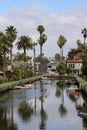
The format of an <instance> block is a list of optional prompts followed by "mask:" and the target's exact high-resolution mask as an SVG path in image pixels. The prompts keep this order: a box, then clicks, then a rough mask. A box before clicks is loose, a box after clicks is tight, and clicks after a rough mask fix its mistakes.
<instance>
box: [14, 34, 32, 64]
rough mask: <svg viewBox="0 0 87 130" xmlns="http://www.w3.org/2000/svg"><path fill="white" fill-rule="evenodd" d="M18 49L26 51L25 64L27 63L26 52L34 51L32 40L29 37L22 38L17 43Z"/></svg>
mask: <svg viewBox="0 0 87 130" xmlns="http://www.w3.org/2000/svg"><path fill="white" fill-rule="evenodd" d="M16 46H17V49H19V50H21V49H23V51H24V55H25V56H24V62H25V61H26V50H28V49H32V39H31V38H30V37H29V36H25V35H23V36H20V37H19V40H18V42H17V43H16Z"/></svg>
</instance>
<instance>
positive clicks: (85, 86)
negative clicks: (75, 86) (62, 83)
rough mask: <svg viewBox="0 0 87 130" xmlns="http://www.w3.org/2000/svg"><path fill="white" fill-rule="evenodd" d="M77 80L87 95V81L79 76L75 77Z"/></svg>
mask: <svg viewBox="0 0 87 130" xmlns="http://www.w3.org/2000/svg"><path fill="white" fill-rule="evenodd" d="M75 78H76V80H77V82H78V83H79V85H80V87H81V89H82V90H83V91H84V92H85V93H86V94H87V81H85V80H84V79H82V78H81V77H79V76H77V75H75Z"/></svg>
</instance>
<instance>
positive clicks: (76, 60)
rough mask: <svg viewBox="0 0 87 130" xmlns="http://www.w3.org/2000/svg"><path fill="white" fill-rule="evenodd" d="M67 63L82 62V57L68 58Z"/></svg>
mask: <svg viewBox="0 0 87 130" xmlns="http://www.w3.org/2000/svg"><path fill="white" fill-rule="evenodd" d="M66 62H67V63H82V60H81V59H72V60H67V61H66Z"/></svg>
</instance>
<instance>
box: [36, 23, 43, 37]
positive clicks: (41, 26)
mask: <svg viewBox="0 0 87 130" xmlns="http://www.w3.org/2000/svg"><path fill="white" fill-rule="evenodd" d="M37 30H38V32H39V33H40V36H41V34H43V32H44V31H45V28H44V26H43V25H38V28H37Z"/></svg>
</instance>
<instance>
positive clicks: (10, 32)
mask: <svg viewBox="0 0 87 130" xmlns="http://www.w3.org/2000/svg"><path fill="white" fill-rule="evenodd" d="M5 31H6V34H8V35H10V37H11V43H12V47H13V42H14V41H15V39H16V37H17V31H16V28H14V26H8V27H7V29H6V30H5ZM12 47H11V49H10V57H11V61H12V54H13V52H12Z"/></svg>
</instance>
